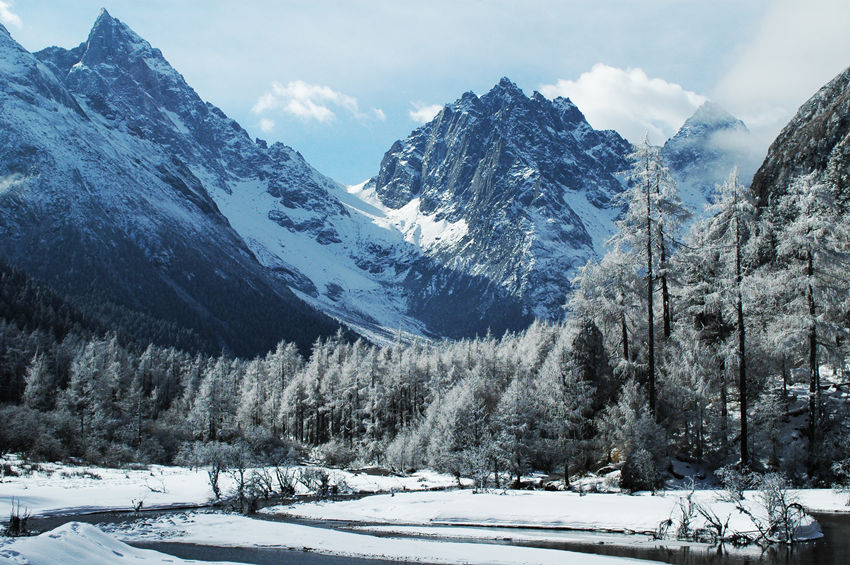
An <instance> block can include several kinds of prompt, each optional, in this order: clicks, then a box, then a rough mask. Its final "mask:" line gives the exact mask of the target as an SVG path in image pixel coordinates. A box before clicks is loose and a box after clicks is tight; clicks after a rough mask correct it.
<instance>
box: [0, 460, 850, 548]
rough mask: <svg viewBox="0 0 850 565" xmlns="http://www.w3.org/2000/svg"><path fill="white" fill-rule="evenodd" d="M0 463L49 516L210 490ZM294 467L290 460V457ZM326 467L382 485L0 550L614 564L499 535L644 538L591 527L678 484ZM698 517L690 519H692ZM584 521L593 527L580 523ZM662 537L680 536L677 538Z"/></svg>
mask: <svg viewBox="0 0 850 565" xmlns="http://www.w3.org/2000/svg"><path fill="white" fill-rule="evenodd" d="M0 469H3V471H4V476H2V477H0V513H2V514H5V515H8V514H9V511H10V509H11V506H12V504H13V502H14V503H20V504H21V506H22V508H25V509H26V510H27V511H29V512H30V514H31V515H33V516H49V515H58V514H81V513H85V512H95V511H101V510H114V509H132V507H133V506H135V505H136V503H137V502H138V501H139V500H142V501H143V502H144V505H143V507H144V508H146V509H153V508H169V507H171V508H173V507H176V506H184V505H201V504H205V503H206V502H208V501H209V500H210V499H211V497H212V491H211V489H210V486H209V481H208V480H207V475H206V472H205V471H204V470H203V469H190V468H185V467H161V466H150V467H146V468H141V469H123V470H119V469H106V468H100V467H92V466H67V465H60V464H39V465H28V464H26V463H25V462H23V461H21V460H20V459H17V458H14V457H7V458H6V459H2V460H0ZM295 470H297V468H293V471H295ZM6 471H11V474H9V473H6ZM327 471H328V472H330V473H331V474H332V475H333V476H334V477H333V482H339V481H343V482H344V483H345V485H346V490H347V491H357V492H384V493H387V494H376V495H370V496H366V497H364V498H361V499H357V500H347V501H337V502H305V503H301V504H290V505H283V506H278V507H272V508H267V509H264V510H263V512H264V513H266V514H284V515H288V516H291V517H295V518H300V519H307V520H318V521H322V522H324V524H322V525H320V526H317V525H315V524H303V523H291V522H281V521H269V520H262V519H255V518H248V517H244V516H239V515H233V514H224V513H219V512H212V511H197V512H194V511H193V512H173V513H168V514H162V515H157V516H156V517H153V516H148V517H142V518H139V519H136V520H133V521H129V522H123V523H117V524H101V528H104V529H105V530H106V532H107V533H105V534H104V533H103V532H102V531H101V530H99V529H97V528H96V527H94V526H90V525H86V524H80V523H69V524H65V525H64V526H61V527H60V528H57V529H56V530H53V531H51V532H48V533H46V534H42V535H41V536H37V537H33V538H21V539H14V540H13V539H6V540H3V539H2V538H0V561H3V562H6V561H8V562H10V563H59V562H61V563H92V564H94V565H99V564H101V563H119V564H120V563H124V562H127V563H130V562H132V563H143V564H146V563H165V562H170V563H184V562H187V561H184V560H180V559H177V558H172V557H171V556H167V555H165V554H161V553H157V552H153V551H144V550H140V549H136V548H132V547H129V546H127V545H124V544H123V543H122V542H176V543H183V544H197V545H204V546H213V547H234V548H236V547H240V548H280V549H288V550H295V551H302V550H308V551H312V552H316V553H321V554H327V555H336V556H341V557H367V558H378V559H391V560H399V561H416V562H429V563H456V562H467V563H564V562H569V563H577V564H589V565H623V564H624V563H628V562H629V561H630V560H628V559H624V558H619V557H608V556H599V555H587V554H581V553H574V552H568V551H563V550H555V549H541V548H532V547H519V546H515V545H504V543H505V542H510V543H520V544H521V543H532V544H534V543H541V542H555V543H564V542H567V543H584V542H590V543H600V540H601V537H600V536H602V537H604V536H608V537H610V538H611V539H608V538H606V539H605V540H602V541H603V542H604V543H606V544H620V545H626V544H640V543H651V542H649V538H648V537H647V536H624V535H618V534H615V533H609V534H600V533H599V532H626V533H632V532H655V531H656V530H657V529H658V526H659V523H660V522H663V521H664V520H667V519H671V520H672V521H673V522H674V523H677V522H678V520H679V518H680V516H681V510H680V507H679V501H680V500H681V498H682V497H683V496H685V495H686V494H687V492H688V491H666V492H663V493H660V494H658V495H651V494H649V493H638V494H636V495H633V496H629V495H625V494H617V493H604V494H603V493H588V494H585V495H580V494H578V493H574V492H547V491H491V492H483V493H474V492H473V491H472V490H468V489H467V490H451V491H439V492H435V491H426V489H431V488H439V487H451V486H455V485H456V481H455V479H454V478H453V477H450V476H446V475H439V474H436V473H432V472H422V473H417V474H416V475H413V476H410V477H397V476H392V475H389V476H386V475H385V474H383V473H381V472H380V471H378V470H363V471H360V472H353V471H340V470H331V469H327ZM12 475H17V476H12ZM599 480H600V481H603V482H599V481H597V482H599V484H595V483H594V485H588V486H593V488H601V487H602V486H605V485H606V484H607V483H605V482H604V480H602V479H599ZM222 484H223V486H224V490H225V493H227V492H228V491H230V490H231V489H233V487H234V483H233V480H232V478H231V477H226V476H222ZM416 491H418V492H416ZM299 492H300V493H301V494H309V493H308V491H307V489H306V488H305V487H304V486H303V485H299ZM793 494H794V496H795V497H796V498H797V499H798V500H799V501H800V503H802V504H803V505H804V506H805V507H806V508H807V509H809V510H810V511H817V512H824V511H826V512H848V511H850V507H848V506H847V505H846V503H847V496H848V495H847V493H838V492H835V491H832V490H797V491H793ZM747 497H748V499H749V500H750V501H751V503H752V504H753V505H754V506H753V510H754V511H755V512H756V513H757V514H758V512H759V509H758V508H757V507H756V506H755V495H754V493H748V494H747ZM694 498H695V500H697V501H699V502H702V503H704V504H710V505H711V507H712V509H713V510H714V512H715V513H716V514H717V515H718V516H720V517H721V518H722V519H725V517H726V516H727V515H729V516H730V517H731V518H730V528H732V529H733V530H737V531H752V530H753V529H754V527H753V525H752V523H751V522H748V520H749V519H748V518H746V517H745V516H743V515H741V514H740V513H738V512H737V511H736V510H735V509H734V507H733V506H732V505H731V504H729V503H723V502H718V501H717V500H716V499H717V491H713V490H697V491H696V493H695V495H694ZM329 525H330V527H328V526H329ZM699 525H700V519H699V518H697V519H696V521H695V523H694V527H698V526H699ZM803 525H804V526H805V527H804V528H803V529H801V530H800V531H799V532H798V534H799V535H800V536H801V537H817V535H818V533H819V530H818V528H817V525H816V523H813V522H810V521H808V520H807V521H806V523H804V524H803ZM494 526H496V527H510V528H512V529H511V530H504V529H503V530H498V529H493V527H494ZM673 527H675V526H673ZM517 528H519V529H517ZM547 529H548V531H547ZM585 530H587V531H594V532H597V533H595V534H589V533H588V532H587V531H585ZM585 538H587V539H585ZM118 540H121V541H118ZM624 540H627V541H624ZM473 542H474V543H473ZM652 543H654V542H652ZM670 543H672V544H675V543H679V544H680V545H681V543H685V542H670ZM573 547H574V546H573ZM641 563H646V561H641Z"/></svg>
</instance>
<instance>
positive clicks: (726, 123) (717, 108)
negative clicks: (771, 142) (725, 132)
mask: <svg viewBox="0 0 850 565" xmlns="http://www.w3.org/2000/svg"><path fill="white" fill-rule="evenodd" d="M696 124H700V125H706V126H714V127H730V126H732V127H736V126H737V125H738V124H741V125H743V122H741V120H739V119H738V118H736V117H735V116H733V115H732V114H730V113H729V112H728V111H727V110H726V108H724V107H723V106H721V105H720V104H717V103H716V102H712V101H711V100H706V101H705V102H703V103H702V105H701V106H700V107H699V108H697V110H696V112H694V113H693V115H692V116H691V117H690V118H688V119H687V120H685V125H686V126H687V125H696ZM683 127H684V126H683Z"/></svg>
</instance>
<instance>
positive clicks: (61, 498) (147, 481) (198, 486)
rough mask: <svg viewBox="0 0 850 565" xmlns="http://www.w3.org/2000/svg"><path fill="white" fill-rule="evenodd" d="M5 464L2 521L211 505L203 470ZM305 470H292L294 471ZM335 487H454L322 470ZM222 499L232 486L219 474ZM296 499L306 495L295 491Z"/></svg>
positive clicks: (431, 476)
mask: <svg viewBox="0 0 850 565" xmlns="http://www.w3.org/2000/svg"><path fill="white" fill-rule="evenodd" d="M0 463H8V464H9V466H10V467H11V468H12V469H13V470H15V471H16V472H17V473H18V474H19V476H6V477H0V516H8V515H9V512H10V511H11V507H12V504H13V502H15V503H18V502H19V503H20V505H21V508H22V509H23V510H28V511H29V512H30V514H31V515H32V516H45V515H63V514H80V513H87V512H97V511H101V510H133V509H134V507H135V506H137V505H138V504H139V503H141V504H142V508H143V509H148V510H150V509H164V508H173V507H186V506H200V505H204V504H206V503H208V502H209V501H210V500H212V499H213V493H212V489H211V488H210V484H209V480H208V478H207V473H206V471H205V470H204V469H191V468H188V467H176V466H161V465H150V466H147V467H144V468H142V469H109V468H104V467H95V466H70V465H62V464H58V463H41V464H33V465H29V464H24V463H22V462H21V461H20V460H19V459H16V458H14V457H11V458H6V459H2V460H0ZM304 468H306V467H304V466H298V467H291V469H292V470H293V471H296V472H297V471H298V470H300V469H304ZM326 470H327V471H328V472H329V473H330V474H331V475H332V477H333V479H334V482H335V483H340V482H344V483H345V485H346V486H347V487H348V489H349V490H351V491H354V492H368V493H374V492H391V491H405V490H407V491H412V490H427V489H433V488H443V487H451V486H456V485H457V481H456V480H455V479H454V477H452V476H450V475H443V474H439V473H434V472H432V471H420V472H418V473H415V474H413V475H410V476H404V477H398V476H395V475H388V476H384V475H379V474H374V472H369V471H360V472H357V471H344V470H339V469H326ZM220 485H221V487H222V491H223V493H224V494H225V495H227V494H230V493H232V492H233V491H234V490H235V488H236V483H235V481H234V480H233V478H232V477H230V476H229V475H227V474H222V476H221V478H220ZM296 492H297V494H310V492H309V491H308V490H307V488H306V487H304V486H303V485H301V484H298V485H297V490H296Z"/></svg>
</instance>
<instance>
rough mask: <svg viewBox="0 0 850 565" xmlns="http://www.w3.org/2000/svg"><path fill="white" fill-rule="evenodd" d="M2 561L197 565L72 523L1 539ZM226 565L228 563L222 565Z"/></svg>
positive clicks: (28, 564)
mask: <svg viewBox="0 0 850 565" xmlns="http://www.w3.org/2000/svg"><path fill="white" fill-rule="evenodd" d="M0 561H2V562H3V563H10V564H16V565H18V564H20V565H55V564H56V563H62V564H67V565H70V564H76V563H80V564H83V563H85V564H86V565H122V564H124V563H132V564H133V565H154V564H157V563H163V564H164V563H169V564H172V565H178V564H180V563H198V562H197V561H186V560H183V559H178V558H176V557H172V556H171V555H166V554H164V553H159V552H156V551H151V550H148V549H137V548H135V547H131V546H129V545H127V544H125V543H122V542H120V541H118V540H116V539H115V538H113V537H111V536H109V535H107V534H105V533H103V532H102V531H101V530H100V529H98V528H97V527H96V526H92V525H90V524H81V523H79V522H69V523H67V524H65V525H64V526H60V527H58V528H56V529H55V530H52V531H50V532H46V533H44V534H41V535H40V536H35V537H31V538H15V539H6V540H3V539H2V538H0ZM220 563H221V565H227V563H226V562H220Z"/></svg>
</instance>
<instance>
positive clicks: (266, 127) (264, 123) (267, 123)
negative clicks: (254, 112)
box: [260, 118, 274, 133]
mask: <svg viewBox="0 0 850 565" xmlns="http://www.w3.org/2000/svg"><path fill="white" fill-rule="evenodd" d="M260 129H261V130H263V131H264V132H266V133H269V132H270V131H271V130H273V129H274V120H270V119H268V118H263V119H261V120H260Z"/></svg>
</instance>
